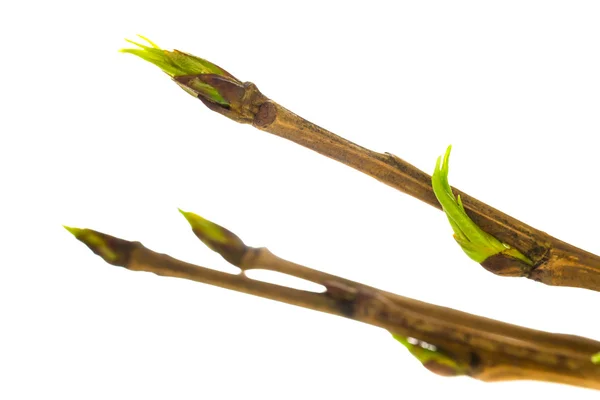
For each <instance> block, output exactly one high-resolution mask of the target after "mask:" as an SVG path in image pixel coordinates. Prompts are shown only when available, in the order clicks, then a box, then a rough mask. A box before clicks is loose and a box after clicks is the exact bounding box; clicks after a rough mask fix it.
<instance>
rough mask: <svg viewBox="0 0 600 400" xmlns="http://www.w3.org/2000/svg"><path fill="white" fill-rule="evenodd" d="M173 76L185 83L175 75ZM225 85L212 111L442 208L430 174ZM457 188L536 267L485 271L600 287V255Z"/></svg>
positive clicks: (502, 263) (479, 219)
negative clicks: (224, 99)
mask: <svg viewBox="0 0 600 400" xmlns="http://www.w3.org/2000/svg"><path fill="white" fill-rule="evenodd" d="M186 79H189V78H187V77H186ZM204 79H207V78H204ZM175 80H176V81H178V83H180V84H184V81H180V80H181V79H179V78H177V77H176V78H175ZM184 80H185V79H184ZM227 85H237V86H236V87H237V88H238V89H240V88H243V90H238V91H234V90H231V89H228V90H225V89H227ZM222 86H223V87H221V86H220V87H219V89H221V90H223V91H224V92H225V93H233V92H235V96H231V97H229V98H228V100H229V101H230V103H231V106H230V107H222V106H220V105H218V104H215V103H212V102H210V101H207V100H205V99H203V98H201V97H200V100H202V101H203V103H204V104H205V105H207V106H208V107H209V108H210V109H211V110H213V111H215V112H218V113H221V114H223V115H225V116H227V117H228V118H230V119H233V120H234V121H237V122H240V123H248V124H252V125H253V126H254V127H256V128H258V129H260V130H263V131H265V132H269V133H271V134H274V135H277V136H279V137H282V138H284V139H287V140H291V141H293V142H295V143H297V144H299V145H301V146H304V147H306V148H309V149H311V150H314V151H316V152H317V153H319V154H322V155H324V156H326V157H329V158H332V159H334V160H336V161H339V162H341V163H343V164H345V165H348V166H350V167H352V168H354V169H356V170H358V171H360V172H363V173H365V174H367V175H369V176H371V177H373V178H375V179H377V180H379V181H380V182H383V183H385V184H386V185H389V186H391V187H393V188H395V189H398V190H400V191H402V192H404V193H407V194H409V195H411V196H413V197H415V198H417V199H419V200H421V201H423V202H425V203H427V204H429V205H431V206H433V207H436V208H438V209H440V210H441V206H440V204H439V202H438V201H437V199H436V197H435V194H434V193H433V188H432V186H431V176H430V175H429V174H427V173H425V172H423V171H421V170H419V169H418V168H416V167H414V166H413V165H411V164H409V163H408V162H406V161H404V160H403V159H401V158H399V157H397V156H395V155H393V154H390V153H377V152H374V151H372V150H369V149H366V148H364V147H361V146H359V145H357V144H354V143H352V142H350V141H348V140H346V139H344V138H342V137H340V136H337V135H335V134H333V133H331V132H329V131H328V130H326V129H324V128H321V127H320V126H318V125H315V124H313V123H312V122H310V121H307V120H305V119H304V118H302V117H300V116H298V115H296V114H294V113H293V112H291V111H289V110H287V109H286V108H284V107H282V106H280V105H279V104H277V103H276V102H274V101H272V100H270V99H268V98H267V97H265V96H264V95H263V94H262V93H260V91H259V90H258V89H257V88H256V86H255V85H254V84H252V83H244V84H243V85H239V84H237V83H233V82H228V83H226V84H223V85H222ZM453 191H454V192H455V194H457V195H460V196H461V199H462V202H463V204H464V207H465V209H466V212H467V214H468V215H469V217H470V218H471V219H472V220H473V221H474V222H475V223H476V224H477V225H478V226H479V227H480V228H481V229H483V230H484V231H486V232H487V233H489V234H491V235H492V236H494V237H496V238H497V239H498V240H500V241H501V242H503V243H506V244H508V245H510V246H511V247H514V248H516V249H517V250H519V251H520V252H521V253H523V254H524V255H526V256H527V257H528V258H529V259H530V260H532V261H533V266H529V265H527V264H525V263H522V262H520V261H519V260H516V259H510V258H508V259H507V258H503V257H497V258H494V259H491V260H486V261H487V262H486V263H485V265H483V266H484V268H485V269H487V270H488V271H490V272H493V273H495V274H497V275H500V276H518V277H527V278H530V279H533V280H536V281H539V282H542V283H545V284H547V285H554V286H572V287H579V288H585V289H591V290H596V291H600V257H598V256H596V255H594V254H591V253H589V252H587V251H584V250H582V249H579V248H577V247H575V246H572V245H570V244H567V243H565V242H562V241H561V240H559V239H556V238H554V237H552V236H550V235H548V234H547V233H545V232H542V231H540V230H538V229H535V228H533V227H531V226H529V225H527V224H525V223H523V222H521V221H519V220H517V219H516V218H513V217H511V216H510V215H507V214H505V213H503V212H501V211H499V210H497V209H495V208H493V207H491V206H489V205H487V204H485V203H483V202H481V201H479V200H477V199H475V198H473V197H471V196H469V195H468V194H466V193H463V192H461V191H460V190H458V189H454V188H453Z"/></svg>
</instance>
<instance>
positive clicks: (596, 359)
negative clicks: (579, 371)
mask: <svg viewBox="0 0 600 400" xmlns="http://www.w3.org/2000/svg"><path fill="white" fill-rule="evenodd" d="M592 362H593V363H594V364H598V365H600V353H596V354H594V355H593V356H592Z"/></svg>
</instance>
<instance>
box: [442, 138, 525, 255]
mask: <svg viewBox="0 0 600 400" xmlns="http://www.w3.org/2000/svg"><path fill="white" fill-rule="evenodd" d="M451 150H452V146H448V149H447V150H446V154H445V155H444V157H441V156H440V157H438V159H437V161H436V164H435V171H434V172H433V175H432V177H431V184H432V186H433V192H434V193H435V196H436V197H437V199H438V201H439V202H440V204H441V206H442V209H443V210H444V212H445V213H446V216H447V217H448V222H450V226H451V227H452V230H453V231H454V239H455V240H456V242H457V243H458V244H459V245H460V247H461V248H462V249H463V251H464V252H465V253H466V254H467V255H468V256H469V257H470V258H471V259H472V260H474V261H476V262H478V263H482V262H483V261H485V260H486V259H488V258H489V257H491V256H493V255H496V254H500V253H501V254H503V255H506V256H509V257H512V258H516V259H518V260H520V261H522V262H524V263H525V264H527V265H533V262H532V261H531V260H530V259H529V258H527V257H526V256H525V255H523V254H522V253H521V252H520V251H518V250H517V249H515V248H512V247H510V246H509V245H507V244H505V243H502V242H500V241H499V240H498V239H496V238H495V237H494V236H492V235H490V234H489V233H487V232H485V231H483V230H482V229H481V228H480V227H479V226H477V224H475V222H473V220H472V219H471V218H470V217H469V216H468V215H467V213H466V211H465V208H464V206H463V204H462V201H461V198H460V195H459V196H457V197H455V196H454V193H452V188H451V187H450V184H449V183H448V171H449V167H448V164H449V161H450V152H451Z"/></svg>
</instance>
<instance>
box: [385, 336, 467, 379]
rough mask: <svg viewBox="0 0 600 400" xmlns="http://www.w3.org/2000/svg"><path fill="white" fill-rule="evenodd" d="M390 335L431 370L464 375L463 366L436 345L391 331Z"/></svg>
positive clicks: (449, 374) (465, 370) (444, 373)
mask: <svg viewBox="0 0 600 400" xmlns="http://www.w3.org/2000/svg"><path fill="white" fill-rule="evenodd" d="M392 336H393V337H394V339H396V340H397V341H398V342H400V343H401V344H402V345H403V346H404V347H406V348H407V349H408V351H410V353H411V354H412V355H413V356H414V357H415V358H416V359H417V360H419V361H420V362H421V364H423V366H424V367H425V368H427V369H428V370H430V371H432V372H435V373H437V374H440V375H445V376H456V375H464V374H465V373H466V372H467V368H466V367H465V366H462V365H461V364H460V363H459V362H457V361H456V360H454V359H452V358H451V357H449V356H448V355H446V354H444V352H442V351H440V350H438V349H437V348H436V346H433V345H431V344H429V343H425V342H422V341H420V340H416V339H413V338H408V337H405V336H401V335H396V334H393V333H392Z"/></svg>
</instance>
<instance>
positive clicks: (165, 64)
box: [120, 35, 237, 105]
mask: <svg viewBox="0 0 600 400" xmlns="http://www.w3.org/2000/svg"><path fill="white" fill-rule="evenodd" d="M138 36H139V37H140V38H141V39H143V40H145V41H146V42H147V44H142V43H138V42H135V41H133V40H129V39H125V40H126V41H127V42H129V43H131V44H133V45H135V46H137V47H138V48H126V49H121V50H120V51H121V52H122V53H129V54H133V55H136V56H138V57H140V58H141V59H143V60H146V61H148V62H149V63H152V64H154V65H156V66H157V67H159V68H160V69H161V70H162V71H163V72H165V73H166V74H167V75H169V76H170V77H171V78H175V77H179V76H188V75H204V74H212V75H218V76H222V77H226V78H230V79H234V80H235V78H233V76H232V75H231V74H229V73H228V72H227V71H225V70H224V69H222V68H221V67H219V66H217V65H215V64H213V63H211V62H210V61H207V60H205V59H203V58H200V57H196V56H193V55H191V54H187V53H184V52H182V51H179V50H173V51H168V50H163V49H161V48H160V47H159V46H158V45H156V43H154V42H152V41H151V40H150V39H147V38H146V37H144V36H141V35H138ZM236 81H237V80H236ZM184 89H186V91H188V92H189V93H190V94H192V95H194V96H197V94H198V93H200V94H202V95H203V96H204V97H206V98H208V99H210V100H212V101H214V102H215V103H218V104H221V105H228V104H229V103H228V102H227V100H225V98H224V97H223V96H222V95H221V94H220V93H219V91H218V90H217V89H216V88H214V87H212V86H211V85H209V84H207V83H203V82H200V81H199V80H195V81H194V88H193V89H194V91H190V90H188V89H187V88H184Z"/></svg>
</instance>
